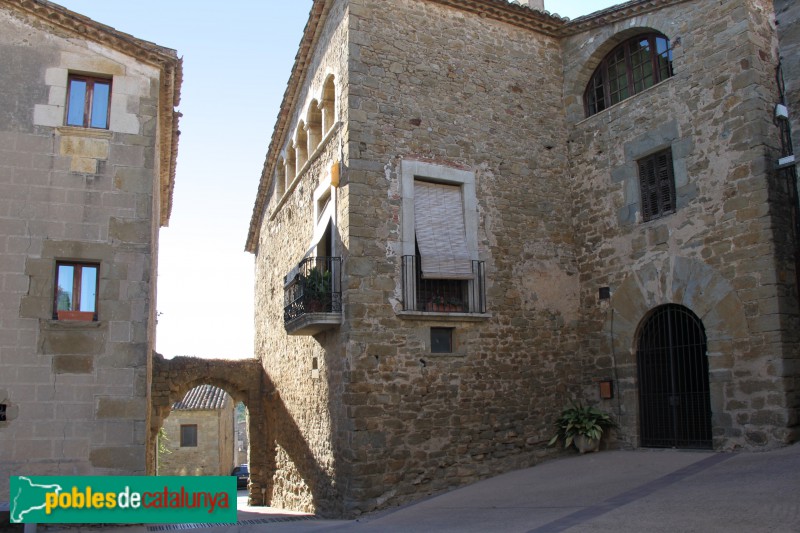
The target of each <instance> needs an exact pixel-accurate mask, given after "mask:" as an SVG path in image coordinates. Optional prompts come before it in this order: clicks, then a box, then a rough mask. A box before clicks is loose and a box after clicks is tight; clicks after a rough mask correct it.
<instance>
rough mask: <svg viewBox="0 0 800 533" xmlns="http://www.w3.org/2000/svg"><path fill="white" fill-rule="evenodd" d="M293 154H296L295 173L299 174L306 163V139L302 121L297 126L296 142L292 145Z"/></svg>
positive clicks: (304, 126) (304, 124)
mask: <svg viewBox="0 0 800 533" xmlns="http://www.w3.org/2000/svg"><path fill="white" fill-rule="evenodd" d="M294 149H295V152H296V153H297V167H296V169H295V170H296V171H297V172H300V171H301V170H302V169H303V165H305V164H306V161H308V137H307V135H306V123H305V122H303V121H302V120H301V121H300V124H298V125H297V141H296V142H295V145H294Z"/></svg>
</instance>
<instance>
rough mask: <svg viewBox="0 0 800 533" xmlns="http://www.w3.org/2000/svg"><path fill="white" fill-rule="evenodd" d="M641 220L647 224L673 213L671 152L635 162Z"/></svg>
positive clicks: (673, 192)
mask: <svg viewBox="0 0 800 533" xmlns="http://www.w3.org/2000/svg"><path fill="white" fill-rule="evenodd" d="M637 164H638V166H639V190H640V192H641V198H642V220H644V221H645V222H647V221H648V220H653V219H656V218H661V217H663V216H664V215H667V214H669V213H674V212H675V175H674V171H673V169H672V150H671V149H669V148H668V149H666V150H663V151H661V152H657V153H655V154H652V155H650V156H647V157H645V158H643V159H640V160H639V161H637Z"/></svg>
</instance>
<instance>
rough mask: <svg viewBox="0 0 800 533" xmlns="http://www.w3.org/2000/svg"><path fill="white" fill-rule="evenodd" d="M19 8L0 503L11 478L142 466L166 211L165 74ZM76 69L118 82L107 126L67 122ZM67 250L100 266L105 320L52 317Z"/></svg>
mask: <svg viewBox="0 0 800 533" xmlns="http://www.w3.org/2000/svg"><path fill="white" fill-rule="evenodd" d="M34 7H37V6H34ZM38 7H39V8H41V6H38ZM12 9H13V8H10V7H8V6H4V7H3V8H2V9H0V28H2V29H1V30H0V70H3V71H4V72H13V73H14V74H13V76H3V78H2V81H0V264H1V265H2V266H1V267H0V309H2V311H0V376H2V378H0V389H2V390H0V401H2V403H5V404H7V405H9V406H10V413H11V415H12V416H10V417H9V420H8V421H6V422H0V449H2V450H3V460H2V461H0V478H1V479H2V482H0V501H1V500H7V499H8V479H9V476H10V475H20V474H25V475H58V474H61V475H82V474H95V475H101V474H108V475H131V474H144V473H145V441H146V431H147V427H146V417H147V385H148V376H147V359H148V356H149V353H150V350H151V349H152V342H153V338H152V335H153V326H152V325H153V323H154V298H155V281H156V280H155V277H154V275H153V265H154V261H155V257H156V252H157V240H156V239H157V237H156V235H157V232H158V228H159V218H158V217H159V215H160V197H159V194H158V191H159V189H160V184H159V180H158V178H157V176H158V173H159V162H158V161H156V158H157V154H158V152H157V150H158V147H157V140H156V136H157V128H156V122H157V118H158V107H159V90H160V83H161V81H162V80H161V75H160V69H159V68H158V67H157V66H150V65H148V64H145V63H142V62H141V61H139V60H138V59H136V58H134V57H129V56H127V55H125V54H122V53H119V51H118V50H112V49H111V48H110V47H107V46H105V45H101V44H98V43H96V42H92V43H90V42H88V41H86V40H84V39H81V38H74V35H73V34H72V33H69V32H68V31H66V30H64V29H63V28H62V29H59V30H57V31H55V30H54V29H53V28H51V27H49V26H47V25H45V24H43V23H42V22H41V21H40V20H36V21H32V19H29V18H26V17H27V15H26V16H22V15H17V14H12ZM31 9H33V7H32V8H31ZM47 9H49V8H47ZM150 46H151V47H152V49H153V50H154V49H155V48H156V47H155V45H152V44H150ZM154 53H155V52H154ZM175 61H176V62H177V60H175ZM70 72H81V73H87V72H88V73H95V74H97V75H104V76H107V77H110V78H112V94H111V112H110V126H109V129H108V130H88V129H84V128H74V127H65V126H64V125H63V124H64V111H65V105H66V104H65V99H66V90H67V76H68V74H69V73H70ZM59 259H62V260H73V261H81V260H83V261H93V262H98V263H99V264H100V275H99V277H100V280H99V289H98V291H99V297H98V309H97V315H98V320H97V321H94V322H62V321H58V320H54V315H53V299H54V294H55V291H54V282H55V262H56V260H59Z"/></svg>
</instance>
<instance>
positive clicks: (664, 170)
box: [655, 150, 675, 215]
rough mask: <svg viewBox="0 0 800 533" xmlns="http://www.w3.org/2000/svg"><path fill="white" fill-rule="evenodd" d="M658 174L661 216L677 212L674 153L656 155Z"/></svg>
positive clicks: (669, 151) (664, 152) (666, 152)
mask: <svg viewBox="0 0 800 533" xmlns="http://www.w3.org/2000/svg"><path fill="white" fill-rule="evenodd" d="M655 158H656V172H657V178H658V194H659V198H660V200H661V206H660V209H659V214H660V215H664V214H667V213H672V212H674V211H675V178H674V176H673V173H672V151H671V150H665V151H663V152H660V153H658V154H656V156H655Z"/></svg>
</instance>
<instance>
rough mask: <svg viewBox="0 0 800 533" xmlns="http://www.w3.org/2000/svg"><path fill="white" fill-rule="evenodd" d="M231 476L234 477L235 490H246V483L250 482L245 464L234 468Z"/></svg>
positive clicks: (248, 471)
mask: <svg viewBox="0 0 800 533" xmlns="http://www.w3.org/2000/svg"><path fill="white" fill-rule="evenodd" d="M231 475H232V476H236V488H237V489H244V488H247V482H248V481H249V480H250V470H248V468H247V463H244V464H241V465H239V466H234V467H233V470H232V471H231Z"/></svg>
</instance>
